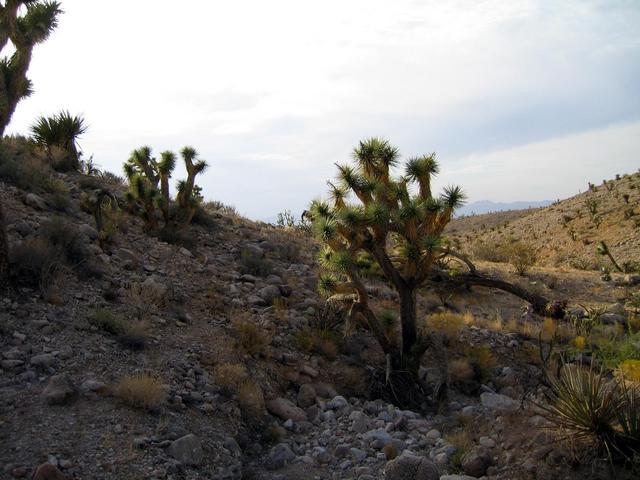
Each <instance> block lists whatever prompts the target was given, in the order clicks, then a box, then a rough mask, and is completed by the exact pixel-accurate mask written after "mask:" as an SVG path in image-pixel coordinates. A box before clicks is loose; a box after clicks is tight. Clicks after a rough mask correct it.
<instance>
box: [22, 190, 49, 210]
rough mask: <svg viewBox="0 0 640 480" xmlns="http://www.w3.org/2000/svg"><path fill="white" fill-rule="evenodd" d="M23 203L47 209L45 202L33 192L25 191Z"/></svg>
mask: <svg viewBox="0 0 640 480" xmlns="http://www.w3.org/2000/svg"><path fill="white" fill-rule="evenodd" d="M24 203H25V205H28V206H30V207H32V208H35V209H36V210H47V202H45V201H44V199H43V198H42V197H40V196H38V195H36V194H35V193H27V194H26V195H25V197H24Z"/></svg>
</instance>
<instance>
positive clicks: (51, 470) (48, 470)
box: [32, 463, 66, 480]
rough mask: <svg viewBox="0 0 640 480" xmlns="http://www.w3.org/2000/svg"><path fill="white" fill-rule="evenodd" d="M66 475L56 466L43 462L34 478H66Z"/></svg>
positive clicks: (43, 479) (35, 479)
mask: <svg viewBox="0 0 640 480" xmlns="http://www.w3.org/2000/svg"><path fill="white" fill-rule="evenodd" d="M65 479H66V477H65V476H64V475H63V474H62V472H61V471H60V470H58V469H57V468H56V467H55V466H53V465H51V464H50V463H43V464H42V465H40V466H39V467H38V468H37V470H36V471H35V473H34V474H33V477H32V480H65Z"/></svg>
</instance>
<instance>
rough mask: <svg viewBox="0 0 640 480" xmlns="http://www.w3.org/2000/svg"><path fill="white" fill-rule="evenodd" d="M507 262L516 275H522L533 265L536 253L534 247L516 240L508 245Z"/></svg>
mask: <svg viewBox="0 0 640 480" xmlns="http://www.w3.org/2000/svg"><path fill="white" fill-rule="evenodd" d="M508 251H509V262H510V263H511V265H513V268H515V269H516V273H517V274H518V275H521V276H522V275H524V274H525V273H527V272H528V271H529V269H530V268H531V267H532V266H533V265H535V263H536V260H537V255H536V251H535V249H534V248H533V247H532V246H531V245H529V244H527V243H524V242H521V241H517V242H514V243H512V244H511V245H510V246H509V249H508Z"/></svg>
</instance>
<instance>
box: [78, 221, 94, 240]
mask: <svg viewBox="0 0 640 480" xmlns="http://www.w3.org/2000/svg"><path fill="white" fill-rule="evenodd" d="M78 232H79V233H80V234H82V235H84V236H85V237H87V238H88V239H89V240H97V239H98V231H97V230H96V229H95V228H93V227H92V226H91V225H87V224H86V223H83V224H81V225H79V226H78Z"/></svg>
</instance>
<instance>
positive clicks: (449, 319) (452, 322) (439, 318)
mask: <svg viewBox="0 0 640 480" xmlns="http://www.w3.org/2000/svg"><path fill="white" fill-rule="evenodd" d="M469 315H471V314H470V313H469V314H465V315H460V314H458V313H452V312H441V313H434V314H433V315H430V316H429V317H428V318H427V327H428V328H429V329H430V330H432V331H434V332H438V333H441V334H443V335H444V336H445V338H446V339H447V340H448V341H449V342H456V341H457V340H458V337H459V335H460V330H461V329H462V326H463V325H464V324H465V323H467V322H472V320H471V319H472V318H473V315H471V319H470V318H469Z"/></svg>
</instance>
